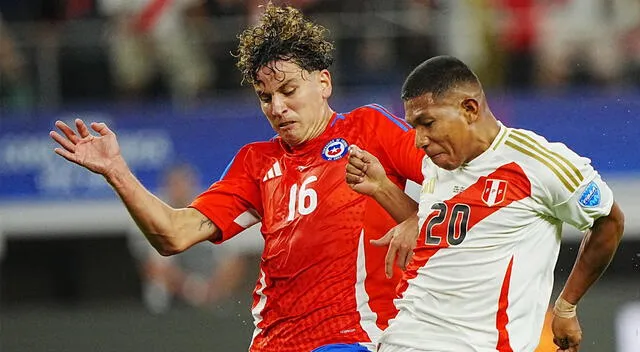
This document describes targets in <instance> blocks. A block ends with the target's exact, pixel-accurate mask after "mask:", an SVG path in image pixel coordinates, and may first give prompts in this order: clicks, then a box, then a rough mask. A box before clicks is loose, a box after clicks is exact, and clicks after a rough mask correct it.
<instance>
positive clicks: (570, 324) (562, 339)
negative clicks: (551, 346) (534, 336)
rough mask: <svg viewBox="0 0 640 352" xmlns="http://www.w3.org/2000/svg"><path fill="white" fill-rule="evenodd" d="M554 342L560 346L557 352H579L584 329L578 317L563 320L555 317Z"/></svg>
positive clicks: (552, 327)
mask: <svg viewBox="0 0 640 352" xmlns="http://www.w3.org/2000/svg"><path fill="white" fill-rule="evenodd" d="M551 330H552V331H553V342H554V343H555V344H556V345H557V346H558V350H557V352H577V351H579V350H580V342H581V341H582V329H580V323H579V322H578V317H577V316H574V317H572V318H561V317H559V316H556V315H554V316H553V320H552V321H551Z"/></svg>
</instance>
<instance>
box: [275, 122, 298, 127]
mask: <svg viewBox="0 0 640 352" xmlns="http://www.w3.org/2000/svg"><path fill="white" fill-rule="evenodd" d="M294 123H295V122H294V121H288V122H282V123H281V124H279V125H278V127H280V128H284V127H287V126H291V125H293V124H294Z"/></svg>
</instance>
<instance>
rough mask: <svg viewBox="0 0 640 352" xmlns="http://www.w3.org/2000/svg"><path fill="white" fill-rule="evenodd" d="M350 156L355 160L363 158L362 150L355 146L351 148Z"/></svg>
mask: <svg viewBox="0 0 640 352" xmlns="http://www.w3.org/2000/svg"><path fill="white" fill-rule="evenodd" d="M349 156H353V157H354V158H361V157H362V149H360V147H358V146H357V145H355V144H352V145H350V146H349Z"/></svg>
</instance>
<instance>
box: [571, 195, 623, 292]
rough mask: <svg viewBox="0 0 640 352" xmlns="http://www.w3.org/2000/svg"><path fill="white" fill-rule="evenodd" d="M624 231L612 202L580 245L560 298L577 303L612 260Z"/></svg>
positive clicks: (619, 212) (620, 217)
mask: <svg viewBox="0 0 640 352" xmlns="http://www.w3.org/2000/svg"><path fill="white" fill-rule="evenodd" d="M623 231H624V215H623V214H622V211H621V210H620V208H619V207H618V205H617V204H615V203H614V205H613V207H612V209H611V213H610V214H609V215H608V216H606V217H602V218H600V219H598V220H596V222H595V223H594V225H593V227H592V228H591V229H590V230H589V231H588V232H587V234H586V235H585V237H584V238H583V240H582V244H581V245H580V251H579V252H578V257H577V259H576V263H575V265H574V267H573V269H572V270H571V274H570V275H569V278H568V279H567V283H566V284H565V287H564V289H563V290H562V293H561V294H560V297H562V298H564V299H565V300H566V301H567V302H569V303H571V304H576V303H577V302H578V301H579V300H580V298H582V296H583V295H584V294H585V293H586V292H587V290H588V289H589V287H591V285H593V283H594V282H596V281H597V280H598V278H599V277H600V276H601V275H602V273H604V271H605V270H606V268H607V266H608V265H609V263H610V262H611V260H612V259H613V256H614V255H615V252H616V250H617V248H618V244H619V243H620V240H621V239H622V234H623Z"/></svg>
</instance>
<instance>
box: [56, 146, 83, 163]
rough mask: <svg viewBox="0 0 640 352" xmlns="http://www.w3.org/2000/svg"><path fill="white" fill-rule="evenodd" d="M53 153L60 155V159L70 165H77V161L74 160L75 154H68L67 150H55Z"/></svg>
mask: <svg viewBox="0 0 640 352" xmlns="http://www.w3.org/2000/svg"><path fill="white" fill-rule="evenodd" d="M53 151H54V152H56V154H58V155H60V156H61V157H63V158H65V159H67V160H69V161H70V162H72V163H76V164H77V163H78V161H77V160H76V157H75V154H73V153H71V152H69V151H67V150H64V149H62V148H55V149H54V150H53Z"/></svg>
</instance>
